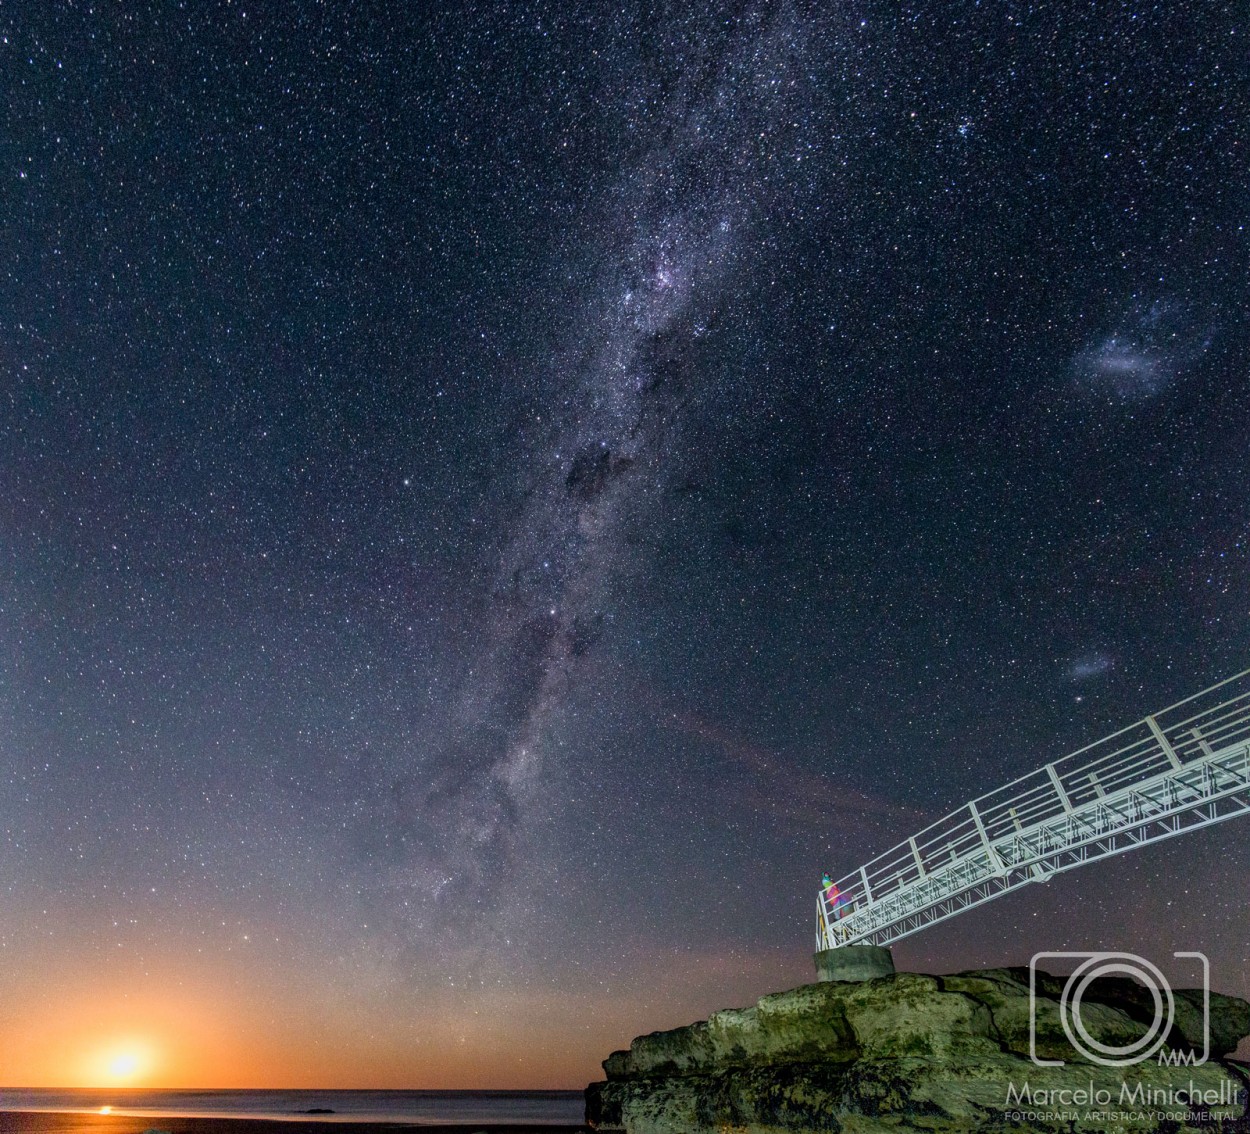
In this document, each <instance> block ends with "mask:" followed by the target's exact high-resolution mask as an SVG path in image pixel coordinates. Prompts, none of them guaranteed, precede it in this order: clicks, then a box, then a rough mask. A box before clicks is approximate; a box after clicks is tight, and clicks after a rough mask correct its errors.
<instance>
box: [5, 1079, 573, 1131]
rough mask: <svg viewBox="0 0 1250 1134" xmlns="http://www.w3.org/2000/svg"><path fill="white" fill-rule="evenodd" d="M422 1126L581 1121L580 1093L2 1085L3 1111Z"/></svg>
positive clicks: (570, 1122)
mask: <svg viewBox="0 0 1250 1134" xmlns="http://www.w3.org/2000/svg"><path fill="white" fill-rule="evenodd" d="M15 1110H18V1111H57V1112H61V1113H69V1114H113V1115H127V1116H132V1117H140V1118H148V1117H151V1118H160V1117H174V1116H178V1117H196V1118H268V1119H287V1120H293V1119H302V1120H304V1121H309V1120H318V1121H325V1122H327V1123H331V1122H403V1123H413V1124H415V1125H427V1126H430V1125H440V1124H446V1125H465V1126H468V1125H480V1126H488V1125H506V1124H517V1125H532V1126H546V1125H550V1126H577V1125H580V1124H581V1122H582V1118H583V1099H582V1092H581V1091H265V1090H254V1091H196V1090H185V1091H161V1090H112V1089H108V1088H99V1089H94V1088H93V1089H86V1088H82V1089H74V1090H61V1089H56V1088H47V1089H43V1088H39V1089H24V1090H15V1089H9V1088H0V1111H15Z"/></svg>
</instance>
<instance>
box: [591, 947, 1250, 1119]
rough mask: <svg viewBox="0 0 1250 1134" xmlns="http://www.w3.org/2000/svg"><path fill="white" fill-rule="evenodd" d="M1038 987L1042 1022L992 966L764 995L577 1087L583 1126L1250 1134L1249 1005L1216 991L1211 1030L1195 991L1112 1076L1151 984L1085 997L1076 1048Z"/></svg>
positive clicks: (1046, 983)
mask: <svg viewBox="0 0 1250 1134" xmlns="http://www.w3.org/2000/svg"><path fill="white" fill-rule="evenodd" d="M1036 990H1037V997H1036V1010H1035V1011H1034V1010H1033V1009H1032V1008H1031V1006H1030V1005H1031V998H1030V990H1029V973H1028V970H1026V969H991V970H985V971H980V972H967V973H957V974H955V975H953V976H944V977H937V976H924V975H920V974H916V973H895V974H892V975H889V976H884V977H880V978H878V979H875V980H869V981H864V982H842V981H830V982H823V983H820V984H811V985H805V986H803V987H801V988H795V989H792V990H791V991H789V992H782V993H777V994H775V995H772V996H765V997H764V998H763V999H762V1000H760V1001H758V1002H757V1003H756V1004H755V1005H754V1007H751V1008H742V1009H730V1010H727V1011H723V1012H717V1013H715V1014H714V1015H713V1016H711V1017H710V1018H709V1019H708V1020H705V1021H701V1022H700V1023H697V1024H693V1025H691V1026H690V1027H685V1028H677V1029H675V1030H673V1031H667V1032H653V1033H652V1034H650V1035H646V1036H639V1037H638V1038H637V1039H635V1040H634V1041H633V1043H632V1044H630V1047H629V1050H628V1051H617V1052H614V1053H613V1054H612V1055H610V1056H609V1057H608V1058H607V1059H606V1060H605V1061H604V1064H603V1068H604V1072H605V1073H606V1076H607V1078H606V1081H605V1082H600V1083H592V1084H591V1085H590V1086H589V1087H588V1088H587V1090H586V1116H587V1122H588V1123H589V1124H590V1125H591V1126H593V1127H595V1128H596V1129H598V1130H601V1131H624V1132H627V1134H679V1132H680V1134H704V1132H707V1134H712V1132H713V1131H715V1132H718V1134H725V1132H731V1131H732V1132H734V1134H783V1132H793V1131H829V1132H831V1134H835V1132H845V1134H885V1132H887V1131H888V1132H891V1134H895V1132H904V1131H928V1132H933V1134H937V1132H948V1131H949V1132H951V1134H956V1132H958V1134H969V1132H974V1131H976V1132H981V1131H984V1132H987V1134H988V1132H991V1131H993V1132H1005V1131H1047V1132H1051V1131H1054V1132H1059V1131H1063V1132H1064V1134H1078V1132H1080V1134H1085V1132H1088V1134H1110V1132H1119V1131H1124V1132H1126V1134H1127V1132H1132V1134H1146V1132H1151V1134H1164V1132H1167V1134H1189V1132H1191V1131H1192V1132H1197V1131H1204V1132H1206V1134H1212V1132H1213V1131H1220V1132H1221V1134H1232V1132H1233V1131H1246V1132H1248V1134H1250V1111H1248V1110H1247V1101H1246V1100H1247V1084H1248V1077H1247V1072H1246V1069H1245V1068H1244V1067H1241V1066H1239V1065H1237V1064H1235V1063H1232V1062H1230V1061H1229V1060H1228V1059H1227V1058H1226V1057H1227V1056H1228V1055H1230V1054H1231V1053H1232V1052H1233V1051H1234V1050H1235V1049H1236V1047H1237V1045H1238V1043H1239V1042H1240V1040H1241V1039H1242V1038H1243V1037H1244V1036H1246V1035H1247V1034H1250V1004H1247V1003H1246V1002H1245V1001H1243V1000H1239V999H1236V998H1234V997H1228V996H1220V995H1217V994H1214V993H1212V994H1211V996H1210V1010H1209V1021H1210V1022H1209V1027H1207V1026H1205V1025H1204V1022H1203V1021H1204V1001H1203V994H1202V993H1201V992H1199V991H1193V990H1183V991H1179V992H1177V993H1176V994H1175V1005H1174V1010H1173V1012H1172V1015H1171V1021H1172V1022H1171V1026H1170V1029H1169V1030H1168V1031H1167V1034H1166V1042H1165V1043H1164V1045H1163V1047H1162V1048H1161V1049H1160V1051H1159V1052H1158V1053H1157V1054H1155V1055H1153V1056H1152V1057H1151V1058H1150V1059H1148V1060H1146V1061H1144V1062H1141V1063H1137V1064H1134V1065H1131V1066H1126V1067H1118V1066H1105V1065H1102V1064H1100V1063H1099V1062H1097V1061H1096V1059H1094V1058H1091V1057H1090V1056H1091V1055H1093V1056H1097V1055H1098V1054H1099V1052H1098V1048H1097V1047H1096V1046H1094V1045H1097V1044H1101V1045H1103V1046H1104V1047H1106V1048H1109V1049H1126V1048H1130V1047H1131V1046H1132V1045H1134V1044H1137V1043H1145V1044H1146V1046H1147V1047H1149V1046H1152V1045H1151V1044H1150V1043H1149V1038H1150V1036H1151V1035H1152V1034H1155V1031H1154V1029H1155V1028H1156V1027H1157V1025H1156V1011H1157V1010H1156V1005H1155V1002H1154V1000H1153V998H1152V996H1151V995H1150V993H1149V992H1148V991H1147V990H1146V989H1145V988H1143V987H1141V986H1140V985H1137V984H1136V983H1134V982H1133V981H1130V980H1100V981H1095V982H1094V983H1093V984H1092V985H1091V986H1090V987H1089V988H1088V989H1086V990H1085V992H1084V993H1083V995H1082V997H1081V1000H1080V1019H1081V1023H1082V1025H1083V1026H1084V1028H1085V1031H1086V1033H1087V1035H1088V1037H1089V1039H1090V1041H1091V1042H1086V1041H1085V1040H1082V1044H1083V1046H1084V1047H1085V1049H1086V1052H1084V1053H1083V1052H1082V1051H1079V1050H1077V1049H1074V1047H1073V1045H1072V1043H1071V1042H1070V1041H1069V1039H1068V1036H1067V1034H1066V1033H1065V1031H1064V1028H1063V1021H1062V1019H1061V1015H1060V1003H1059V1001H1060V997H1061V996H1062V992H1063V982H1062V981H1061V980H1058V979H1056V978H1052V977H1048V976H1046V975H1045V974H1039V975H1038V979H1037V981H1036ZM1078 1038H1079V1036H1078ZM1208 1041H1209V1042H1208ZM1204 1047H1206V1048H1208V1049H1209V1050H1208V1051H1207V1054H1208V1055H1209V1058H1208V1059H1207V1061H1206V1062H1204V1063H1198V1061H1199V1060H1200V1059H1201V1057H1202V1055H1203V1049H1204ZM1035 1058H1036V1060H1040V1061H1052V1063H1051V1065H1047V1066H1041V1065H1039V1064H1038V1062H1035ZM1060 1060H1061V1061H1063V1062H1062V1065H1054V1064H1053V1061H1060ZM1194 1064H1196V1065H1194Z"/></svg>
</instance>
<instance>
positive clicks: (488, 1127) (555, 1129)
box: [0, 1110, 587, 1134]
mask: <svg viewBox="0 0 1250 1134" xmlns="http://www.w3.org/2000/svg"><path fill="white" fill-rule="evenodd" d="M343 1126H349V1127H350V1134H388V1132H393V1131H396V1130H401V1129H419V1130H421V1131H422V1134H440V1132H445V1134H466V1132H469V1131H473V1132H479V1131H480V1132H482V1134H579V1132H581V1131H585V1130H586V1129H587V1127H585V1126H569V1125H534V1124H511V1123H490V1124H478V1123H457V1124H434V1123H425V1122H421V1123H415V1122H358V1121H351V1120H342V1119H340V1120H338V1121H336V1120H335V1119H333V1118H328V1119H322V1120H312V1119H274V1118H234V1117H212V1118H205V1117H202V1116H199V1115H171V1116H164V1115H161V1116H155V1115H124V1114H82V1113H64V1112H54V1111H18V1110H6V1111H0V1134H145V1132H146V1131H163V1132H165V1134H334V1131H335V1129H336V1128H341V1127H343Z"/></svg>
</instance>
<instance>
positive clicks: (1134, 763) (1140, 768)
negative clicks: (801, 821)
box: [816, 670, 1250, 950]
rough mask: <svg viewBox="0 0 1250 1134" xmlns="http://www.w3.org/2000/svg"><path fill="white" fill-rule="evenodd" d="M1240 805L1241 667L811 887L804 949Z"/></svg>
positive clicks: (879, 935) (974, 901)
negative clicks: (812, 940) (812, 918)
mask: <svg viewBox="0 0 1250 1134" xmlns="http://www.w3.org/2000/svg"><path fill="white" fill-rule="evenodd" d="M1248 812H1250V670H1245V671H1243V672H1241V673H1239V674H1237V675H1236V676H1234V677H1230V678H1228V679H1227V680H1225V681H1222V682H1220V683H1219V684H1218V685H1213V686H1212V687H1211V688H1210V689H1206V690H1204V691H1203V692H1201V693H1197V694H1195V695H1194V696H1192V697H1189V698H1186V699H1185V700H1184V701H1180V702H1178V703H1177V704H1175V705H1172V706H1171V707H1170V708H1167V709H1164V710H1163V711H1162V712H1158V713H1155V714H1153V715H1152V716H1149V717H1147V718H1146V719H1145V720H1143V721H1139V722H1138V723H1137V724H1135V725H1131V726H1130V727H1129V728H1126V729H1121V730H1120V731H1119V732H1117V733H1113V734H1112V735H1111V736H1108V737H1106V738H1105V739H1103V740H1100V741H1098V742H1097V743H1095V744H1091V745H1088V746H1087V747H1085V748H1082V749H1079V750H1078V751H1076V752H1073V753H1071V754H1070V755H1068V756H1065V757H1063V758H1062V759H1061V760H1056V761H1055V762H1054V763H1053V764H1047V765H1045V767H1043V768H1041V769H1039V770H1038V771H1036V772H1033V773H1031V774H1030V775H1027V776H1022V777H1021V778H1020V779H1018V780H1013V781H1012V782H1011V783H1009V784H1006V785H1004V786H1003V787H1001V788H999V789H998V790H997V791H993V792H990V793H989V794H988V795H983V796H981V797H980V798H979V799H974V800H973V801H972V802H971V803H967V804H965V805H964V806H963V807H961V808H960V809H959V810H958V811H955V812H952V813H951V814H950V815H947V816H946V817H945V818H943V819H939V820H938V821H937V822H936V823H933V824H931V825H930V826H928V827H926V828H925V829H924V830H923V831H921V832H919V833H918V834H916V835H913V836H912V837H911V838H909V839H908V840H907V841H906V842H903V843H900V844H899V845H898V846H896V847H894V848H893V849H892V850H889V851H886V853H885V854H882V855H879V856H878V857H877V858H874V859H873V860H872V861H871V862H868V863H865V864H864V865H863V866H861V867H860V868H859V869H858V870H857V871H855V872H854V873H853V874H849V875H847V876H846V877H845V878H842V879H839V880H838V882H837V883H836V884H835V885H834V886H833V887H828V888H822V890H821V892H820V895H819V897H818V899H817V907H818V921H817V931H816V948H817V949H818V950H821V949H833V948H837V947H839V946H842V945H853V944H858V943H861V942H869V943H871V944H874V945H888V944H890V942H892V941H898V940H899V939H900V938H903V937H907V936H908V935H909V934H912V933H915V932H916V931H917V930H919V929H923V928H924V927H925V926H927V925H933V924H934V923H935V922H939V921H945V920H946V919H947V918H949V917H954V916H955V915H956V914H958V913H962V912H963V911H964V910H968V909H972V908H973V907H974V906H979V905H981V904H983V903H984V902H988V901H990V900H991V899H993V898H997V897H999V896H1000V895H1001V894H1005V893H1007V892H1008V891H1010V890H1015V889H1018V888H1019V887H1020V886H1023V885H1025V884H1026V883H1028V882H1043V881H1045V880H1046V879H1048V878H1049V877H1050V876H1051V875H1052V874H1058V873H1060V872H1061V871H1065V870H1072V869H1074V868H1075V867H1078V866H1083V865H1084V864H1085V863H1087V862H1094V861H1096V860H1098V859H1100V858H1107V857H1109V856H1111V855H1115V854H1121V853H1123V852H1124V851H1126V850H1130V849H1132V848H1133V847H1138V846H1144V845H1145V844H1147V843H1154V842H1158V841H1160V840H1162V839H1168V838H1172V837H1173V836H1175V835H1182V834H1184V833H1185V832H1186V831H1192V830H1196V829H1197V828H1199V827H1206V826H1209V825H1210V824H1212V823H1219V822H1221V821H1222V820H1224V819H1231V818H1233V817H1234V816H1236V815H1244V814H1246V813H1248Z"/></svg>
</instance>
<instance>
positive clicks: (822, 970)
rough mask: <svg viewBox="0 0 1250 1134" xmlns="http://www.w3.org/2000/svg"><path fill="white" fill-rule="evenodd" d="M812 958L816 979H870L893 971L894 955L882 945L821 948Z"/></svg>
mask: <svg viewBox="0 0 1250 1134" xmlns="http://www.w3.org/2000/svg"><path fill="white" fill-rule="evenodd" d="M812 959H813V960H814V961H815V962H816V979H817V980H872V979H873V978H874V977H882V976H891V975H892V974H893V972H894V955H893V954H892V953H891V952H890V950H889V949H887V948H885V947H884V946H882V945H843V946H841V947H840V948H837V949H822V950H821V951H820V952H819V953H817V954H815V955H814V957H813V958H812Z"/></svg>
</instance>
